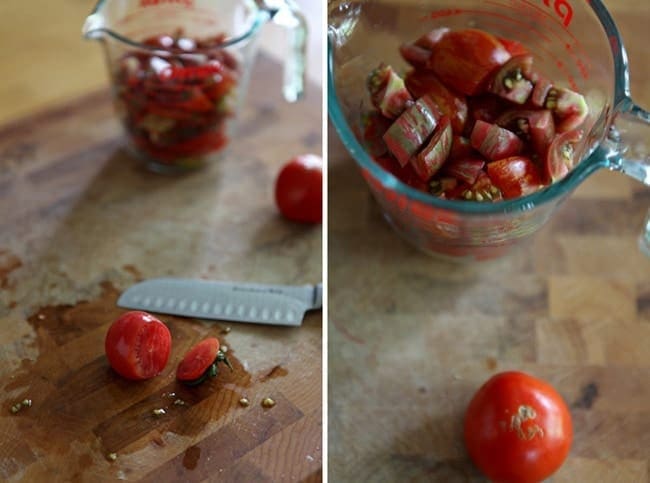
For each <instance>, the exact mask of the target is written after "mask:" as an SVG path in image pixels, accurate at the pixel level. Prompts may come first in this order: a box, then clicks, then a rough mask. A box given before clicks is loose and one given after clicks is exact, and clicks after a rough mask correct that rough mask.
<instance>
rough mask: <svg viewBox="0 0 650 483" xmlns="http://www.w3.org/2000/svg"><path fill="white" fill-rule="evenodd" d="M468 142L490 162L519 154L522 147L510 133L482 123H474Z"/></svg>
mask: <svg viewBox="0 0 650 483" xmlns="http://www.w3.org/2000/svg"><path fill="white" fill-rule="evenodd" d="M470 141H471V143H472V147H473V148H474V149H476V150H477V151H478V152H479V153H481V154H482V155H483V156H485V157H486V158H487V159H488V160H490V161H494V160H497V159H502V158H507V157H510V156H514V155H516V154H519V153H521V151H522V149H523V147H524V145H523V143H522V141H521V139H519V137H517V135H516V134H515V133H513V132H512V131H508V130H507V129H504V128H502V127H499V126H497V125H496V124H489V123H487V122H484V121H476V124H474V129H472V135H471V137H470Z"/></svg>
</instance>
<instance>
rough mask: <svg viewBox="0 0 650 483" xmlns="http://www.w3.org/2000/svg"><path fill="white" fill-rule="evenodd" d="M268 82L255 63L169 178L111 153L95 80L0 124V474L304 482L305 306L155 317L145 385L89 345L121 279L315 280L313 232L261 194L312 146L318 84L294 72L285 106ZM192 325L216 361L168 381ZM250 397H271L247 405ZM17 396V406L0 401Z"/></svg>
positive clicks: (309, 331)
mask: <svg viewBox="0 0 650 483" xmlns="http://www.w3.org/2000/svg"><path fill="white" fill-rule="evenodd" d="M280 78H281V69H280V66H279V65H278V64H277V63H275V62H274V61H271V60H269V58H267V57H262V58H260V59H259V62H258V64H256V66H255V71H254V73H253V76H252V85H251V95H250V96H249V101H248V104H247V106H246V108H245V109H244V112H243V116H242V123H241V130H240V132H239V136H238V137H236V138H235V139H234V140H233V142H232V146H231V148H230V150H229V152H228V153H227V155H226V156H225V157H224V158H223V159H222V160H221V161H220V162H219V163H217V164H215V165H213V166H210V167H209V168H207V169H204V170H201V171H197V172H193V173H188V174H186V175H183V176H160V175H155V174H152V173H149V172H147V171H146V170H144V168H143V167H142V166H141V165H140V164H139V163H138V162H137V161H135V160H134V159H132V158H130V157H129V156H128V155H127V154H126V153H125V152H124V151H123V149H122V144H123V139H122V136H121V132H120V127H119V125H118V122H117V120H116V117H115V116H114V114H113V110H112V106H111V102H110V98H109V95H108V92H107V91H106V90H100V91H97V92H95V93H91V94H89V95H87V96H84V97H80V98H77V99H75V100H74V101H71V102H69V103H67V104H64V105H61V106H60V107H58V108H56V109H52V110H48V111H45V112H43V113H42V114H40V115H38V116H34V117H30V118H27V119H24V120H19V121H15V122H13V123H10V124H8V125H6V126H5V127H3V128H1V129H0V285H1V287H2V289H1V290H0V363H1V364H0V386H1V387H2V389H3V391H2V395H1V396H0V409H1V412H0V431H1V432H2V434H3V438H2V440H1V441H0V479H2V480H3V481H34V482H40V481H61V482H64V481H65V482H68V481H74V482H98V481H115V480H120V479H126V480H130V481H135V480H143V481H253V480H255V481H269V482H271V481H278V482H280V481H317V480H318V479H320V475H321V467H322V453H321V451H322V447H321V435H322V431H321V429H322V403H321V398H322V393H321V382H322V365H321V354H322V347H321V344H322V342H321V340H322V338H321V332H322V319H321V315H320V314H319V313H311V314H308V315H307V317H306V319H305V321H304V323H303V325H302V326H301V327H299V328H281V327H265V326H255V325H246V324H236V323H228V324H225V323H213V322H204V321H200V320H194V319H184V318H180V317H172V316H161V317H160V318H161V319H162V320H163V321H164V322H165V323H166V324H167V325H168V327H169V328H170V331H171V334H172V341H173V346H172V353H171V356H170V360H169V363H168V365H167V367H166V368H165V370H164V371H163V373H162V374H160V375H159V376H157V377H155V378H153V379H151V380H148V381H145V382H139V383H134V382H129V381H126V380H123V379H122V378H120V377H119V376H117V375H116V374H115V373H114V372H113V371H112V370H111V369H110V367H109V365H108V362H107V360H106V357H105V355H104V338H105V335H106V330H107V328H108V326H109V325H110V323H111V322H112V321H113V320H115V318H117V317H118V316H119V315H120V314H122V313H123V312H124V310H123V309H120V308H118V307H117V306H116V305H115V303H116V300H117V297H118V295H119V294H120V293H121V291H122V290H124V289H125V288H126V287H128V286H129V285H131V284H132V283H133V282H134V281H136V280H141V279H144V278H149V277H154V276H183V277H197V278H200V277H201V278H208V279H221V280H241V281H258V282H268V283H296V284H298V283H313V282H315V281H318V280H320V279H321V277H322V272H321V251H322V250H321V238H322V230H321V228H320V227H319V226H316V227H314V226H305V225H297V224H293V223H290V222H288V221H286V220H284V219H283V218H282V217H280V216H279V214H278V213H277V210H276V208H275V206H274V203H273V181H274V179H275V176H276V173H277V171H278V170H279V168H280V166H281V165H282V164H283V163H284V161H285V160H286V159H288V158H289V157H291V156H293V155H295V154H296V153H298V152H316V153H318V152H320V150H321V136H320V130H321V121H320V119H321V110H320V106H321V97H320V93H319V91H318V88H317V87H316V86H313V85H312V86H311V89H310V94H309V95H308V96H307V98H306V99H305V101H304V102H301V103H298V104H294V105H288V104H285V103H284V102H283V101H282V100H281V99H280V96H279V95H274V94H273V93H272V92H271V89H268V88H266V87H267V86H268V85H279V83H280ZM226 327H231V328H232V330H231V331H230V332H228V333H226V332H225V329H226ZM207 336H216V337H218V338H219V339H220V340H221V342H222V345H226V346H227V347H228V348H229V351H228V354H229V357H230V358H231V361H232V362H233V366H234V371H233V372H232V373H231V372H229V371H227V370H225V371H222V372H221V373H220V374H219V376H218V377H217V378H216V379H214V380H212V381H210V382H209V383H206V384H203V385H201V386H199V387H196V388H188V387H185V386H183V385H180V384H178V383H177V382H176V380H175V370H176V365H177V364H178V362H179V361H180V359H181V358H182V356H183V355H184V354H185V353H186V352H187V350H189V348H190V347H191V346H192V345H194V344H195V343H197V342H198V341H199V340H201V339H203V338H204V337H207ZM244 396H245V397H247V398H248V399H249V400H250V402H251V404H250V406H249V407H242V406H240V404H239V400H240V399H241V398H242V397H244ZM265 397H272V398H273V399H274V400H275V401H276V403H277V404H276V405H275V406H274V407H273V408H270V409H264V408H262V407H261V401H262V399H263V398H265ZM24 398H30V399H32V401H33V405H32V406H31V407H27V408H23V409H22V410H21V411H20V412H18V413H17V414H12V413H11V411H10V409H11V407H12V406H13V405H14V404H16V403H17V402H19V401H22V400H23V399H24ZM177 400H179V401H182V404H179V403H176V401H177ZM160 408H162V409H164V410H165V412H166V413H165V414H163V415H160V416H156V415H154V414H153V410H154V409H160ZM111 453H115V454H116V455H117V459H116V460H115V461H111V460H110V459H109V458H108V455H110V454H111Z"/></svg>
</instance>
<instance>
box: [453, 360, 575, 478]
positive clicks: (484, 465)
mask: <svg viewBox="0 0 650 483" xmlns="http://www.w3.org/2000/svg"><path fill="white" fill-rule="evenodd" d="M464 432H465V445H466V447H467V451H468V452H469V455H470V457H471V458H472V461H474V463H475V464H476V466H477V467H478V468H479V469H480V470H481V471H482V472H483V473H484V474H485V475H486V476H487V477H488V478H490V479H491V480H493V481H494V482H496V483H537V482H540V481H542V480H544V479H546V478H547V477H549V476H550V475H551V474H553V473H554V472H555V471H556V470H557V469H558V468H559V467H560V466H561V465H562V463H563V462H564V460H565V458H566V457H567V455H568V453H569V449H570V447H571V441H572V439H573V431H572V427H571V416H570V414H569V410H568V408H567V406H566V404H565V403H564V401H563V399H562V397H561V396H560V395H559V394H558V393H557V391H555V389H554V388H553V387H552V386H551V385H550V384H548V383H546V382H544V381H542V380H540V379H537V378H535V377H532V376H529V375H528V374H524V373H522V372H503V373H501V374H497V375H495V376H493V377H492V378H491V379H489V380H488V381H487V382H486V383H485V384H484V385H483V386H482V387H481V388H480V389H479V390H478V391H477V392H476V394H475V395H474V397H473V398H472V401H471V402H470V404H469V407H468V408H467V412H466V413H465V428H464Z"/></svg>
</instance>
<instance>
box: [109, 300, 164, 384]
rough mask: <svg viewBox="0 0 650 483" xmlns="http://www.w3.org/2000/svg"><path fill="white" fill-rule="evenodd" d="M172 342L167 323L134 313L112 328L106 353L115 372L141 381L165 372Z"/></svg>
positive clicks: (115, 323)
mask: <svg viewBox="0 0 650 483" xmlns="http://www.w3.org/2000/svg"><path fill="white" fill-rule="evenodd" d="M171 342H172V338H171V333H170V332H169V329H168V328H167V326H166V325H165V324H164V323H162V322H161V321H160V320H158V319H157V318H156V317H154V316H153V315H151V314H149V313H147V312H142V311H131V312H126V313H125V314H123V315H122V316H121V317H119V318H118V319H117V320H115V322H113V324H111V327H110V328H109V329H108V332H107V333H106V339H105V341H104V349H105V351H106V357H107V358H108V362H109V363H110V365H111V367H112V368H113V370H115V372H117V373H118V374H119V375H121V376H122V377H124V378H126V379H130V380H134V381H139V380H144V379H150V378H152V377H154V376H157V375H158V374H160V373H161V372H162V370H163V369H164V368H165V366H166V365H167V360H168V359H169V353H170V352H171Z"/></svg>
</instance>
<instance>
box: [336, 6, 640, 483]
mask: <svg viewBox="0 0 650 483" xmlns="http://www.w3.org/2000/svg"><path fill="white" fill-rule="evenodd" d="M540 4H541V2H540ZM607 5H608V6H609V7H610V8H611V9H612V12H613V14H614V16H615V18H616V20H617V22H618V24H619V27H620V29H621V31H622V34H623V36H624V38H625V41H626V45H627V47H628V52H629V55H630V63H631V66H632V92H633V93H634V97H635V98H636V99H637V100H638V101H640V102H641V103H642V104H645V105H646V106H648V105H650V88H649V87H648V86H649V85H650V71H648V69H647V65H648V64H647V52H646V51H647V49H646V43H647V42H646V39H647V33H646V30H647V20H648V19H649V18H650V11H649V10H648V7H647V5H646V4H640V3H638V2H631V1H611V2H607ZM646 139H650V137H646ZM329 146H330V148H329V170H330V174H329V220H330V221H329V242H328V243H329V244H328V246H329V272H328V273H329V281H330V283H329V287H330V292H329V301H330V303H329V348H330V349H329V475H330V477H331V479H332V481H339V482H362V481H373V482H384V481H386V482H389V481H409V482H416V481H417V482H445V483H455V482H470V481H471V482H474V481H476V482H479V481H484V480H483V478H482V477H481V475H480V473H479V472H478V470H477V469H475V468H474V467H473V465H472V464H471V462H470V461H469V459H468V457H467V455H466V452H465V449H464V446H463V440H462V419H463V413H464V410H465V408H466V407H467V404H468V403H469V400H470V398H471V396H472V394H473V393H474V392H475V391H476V390H477V389H478V387H479V386H480V385H481V384H482V383H483V382H484V381H485V380H486V379H488V378H489V377H490V376H491V375H492V374H495V373H497V372H500V371H504V370H510V369H516V370H524V371H527V372H530V373H532V374H535V375H537V376H538V377H541V378H544V379H546V380H548V381H550V382H551V383H552V384H553V385H554V386H555V387H556V388H557V389H558V390H559V392H560V393H561V394H562V396H563V397H564V398H565V400H566V401H567V403H568V405H569V406H570V408H571V414H572V417H573V423H574V431H575V438H574V443H573V447H572V450H571V453H570V457H569V459H568V460H567V461H566V463H565V464H564V466H563V467H562V468H561V469H560V471H559V472H558V473H557V474H556V475H555V476H553V478H552V479H551V481H552V482H553V483H559V482H567V483H568V482H571V483H573V482H598V483H610V482H612V483H613V482H620V483H646V482H649V481H650V351H649V350H648V348H649V347H650V260H648V259H647V258H645V257H644V256H643V255H641V254H640V253H639V251H638V250H637V237H638V235H639V233H640V229H641V223H642V220H643V217H644V215H645V213H646V211H647V209H648V208H649V207H650V192H649V191H648V190H647V188H644V187H643V186H642V185H640V184H639V183H635V182H633V181H631V180H629V179H627V178H626V177H624V176H623V175H620V174H616V173H611V172H600V173H598V174H596V175H594V176H593V177H591V178H590V179H589V180H588V181H587V182H585V183H584V184H583V185H582V186H581V187H580V188H579V189H578V190H577V191H576V192H575V193H574V194H573V195H572V197H571V198H570V199H569V200H568V201H567V202H566V204H565V205H563V206H562V207H561V208H560V209H559V211H558V212H557V214H556V215H555V217H554V218H553V219H552V221H551V222H550V223H549V224H548V225H547V226H545V227H544V228H543V229H542V230H541V231H540V232H539V233H538V234H537V235H536V236H535V237H534V238H533V240H532V241H531V242H530V243H529V244H528V245H527V246H524V247H522V249H521V250H519V251H516V252H515V253H513V254H512V255H511V256H509V257H507V258H504V259H502V260H497V261H494V262H488V263H485V264H482V265H470V266H458V265H452V264H448V263H444V262H440V261H436V260H434V259H431V258H428V257H427V256H425V255H422V254H420V253H418V252H417V251H416V250H415V249H413V248H412V247H411V246H410V245H408V244H407V243H406V242H404V241H403V240H402V239H401V238H399V237H398V236H397V235H396V234H395V233H394V232H393V231H392V230H391V228H390V227H389V225H388V224H387V223H386V222H385V221H384V220H383V219H382V216H381V213H380V211H379V209H378V207H377V205H376V203H375V202H374V201H373V200H372V198H371V195H370V193H369V191H368V189H367V188H366V186H365V183H364V181H363V179H362V177H361V175H360V173H359V172H358V170H357V168H356V167H355V165H354V163H353V161H352V160H351V158H350V155H349V154H348V153H347V151H345V149H344V148H343V147H342V145H341V144H340V142H339V141H338V138H337V136H336V133H335V132H334V130H333V129H330V141H329Z"/></svg>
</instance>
